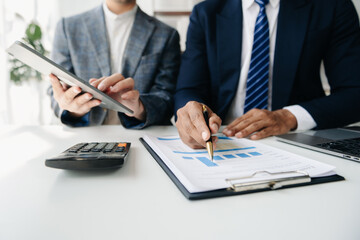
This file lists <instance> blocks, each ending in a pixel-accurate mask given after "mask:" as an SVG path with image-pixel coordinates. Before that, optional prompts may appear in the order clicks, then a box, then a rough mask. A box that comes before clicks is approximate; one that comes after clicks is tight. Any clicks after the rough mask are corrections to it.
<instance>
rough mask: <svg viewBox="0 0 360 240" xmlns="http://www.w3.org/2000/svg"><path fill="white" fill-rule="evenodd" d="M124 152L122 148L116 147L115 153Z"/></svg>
mask: <svg viewBox="0 0 360 240" xmlns="http://www.w3.org/2000/svg"><path fill="white" fill-rule="evenodd" d="M124 150H125V148H124V147H118V148H116V149H115V152H123V151H124Z"/></svg>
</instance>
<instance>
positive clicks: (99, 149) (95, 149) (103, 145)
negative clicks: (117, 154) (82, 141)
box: [91, 143, 106, 152]
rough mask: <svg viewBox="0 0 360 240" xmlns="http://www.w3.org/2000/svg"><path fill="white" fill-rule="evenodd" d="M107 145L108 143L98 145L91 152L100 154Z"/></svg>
mask: <svg viewBox="0 0 360 240" xmlns="http://www.w3.org/2000/svg"><path fill="white" fill-rule="evenodd" d="M105 145H106V143H99V144H98V145H96V147H94V148H92V149H91V151H92V152H100V151H101V150H102V149H103V148H104V147H105Z"/></svg>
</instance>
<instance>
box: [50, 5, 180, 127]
mask: <svg viewBox="0 0 360 240" xmlns="http://www.w3.org/2000/svg"><path fill="white" fill-rule="evenodd" d="M54 39H55V40H54V47H53V51H52V59H53V60H54V61H55V62H56V63H58V64H60V65H61V66H63V67H64V68H65V69H67V70H69V71H71V72H72V73H74V74H75V75H77V76H78V77H80V78H82V79H84V80H86V81H89V82H90V83H91V84H92V85H93V86H94V87H97V88H98V89H99V90H101V91H103V92H105V93H106V94H108V95H109V96H111V97H112V98H114V99H115V100H117V101H119V102H120V103H122V104H124V105H126V106H127V107H129V108H130V109H131V110H133V111H134V114H133V115H131V116H129V115H126V114H124V113H120V112H115V111H111V110H107V109H103V108H101V107H99V106H98V105H99V104H100V100H97V99H93V98H92V96H91V94H90V93H84V94H80V92H81V89H80V88H79V87H71V88H69V89H67V88H66V87H65V88H63V87H62V86H61V84H60V82H59V80H58V79H57V78H56V77H55V76H52V77H51V82H52V88H50V89H49V94H50V96H51V100H52V104H51V106H52V108H53V110H54V112H55V115H56V116H57V117H59V118H60V120H61V121H62V123H64V124H67V125H70V126H74V127H77V126H92V125H101V124H120V123H121V124H122V125H123V126H124V127H126V128H132V129H141V128H144V127H147V126H149V125H154V124H170V118H171V116H172V115H173V105H174V100H173V95H174V92H175V87H176V78H177V75H178V70H179V65H180V45H179V34H178V33H177V31H176V30H175V29H173V28H171V27H169V26H167V25H166V24H164V23H162V22H160V21H158V20H157V19H155V18H153V17H150V16H148V15H147V14H145V13H144V12H143V11H142V10H141V9H140V8H139V7H138V6H137V4H136V0H106V1H105V2H104V3H103V4H102V5H100V6H98V7H96V8H94V9H92V10H90V11H87V12H85V13H81V14H78V15H76V16H71V17H67V18H63V19H61V20H60V21H59V23H58V25H57V28H56V32H55V38H54Z"/></svg>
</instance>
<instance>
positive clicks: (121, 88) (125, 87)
mask: <svg viewBox="0 0 360 240" xmlns="http://www.w3.org/2000/svg"><path fill="white" fill-rule="evenodd" d="M134 85H135V82H134V79H132V78H126V79H124V80H122V81H119V82H117V83H116V84H114V86H112V87H111V88H110V90H111V92H113V93H121V92H126V91H131V90H133V89H134Z"/></svg>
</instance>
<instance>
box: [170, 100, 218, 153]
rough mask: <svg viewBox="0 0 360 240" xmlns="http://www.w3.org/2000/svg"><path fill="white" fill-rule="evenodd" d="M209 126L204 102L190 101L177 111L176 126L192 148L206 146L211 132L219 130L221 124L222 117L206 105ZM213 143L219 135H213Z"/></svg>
mask: <svg viewBox="0 0 360 240" xmlns="http://www.w3.org/2000/svg"><path fill="white" fill-rule="evenodd" d="M206 110H207V114H208V119H209V126H207V124H206V121H205V118H204V114H203V104H201V103H199V102H195V101H190V102H188V103H187V104H186V105H185V106H184V107H182V108H180V109H179V110H178V111H177V121H176V127H177V129H178V132H179V135H180V138H181V140H182V141H183V142H184V143H185V144H186V145H188V146H189V147H191V148H194V149H195V148H204V147H206V141H207V140H209V138H210V137H211V134H215V133H217V132H218V130H219V128H220V126H221V119H220V117H219V116H218V115H216V114H215V113H214V112H213V111H212V110H211V109H210V108H209V107H208V106H206ZM212 138H213V139H212V140H213V143H215V142H216V140H217V137H212Z"/></svg>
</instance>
